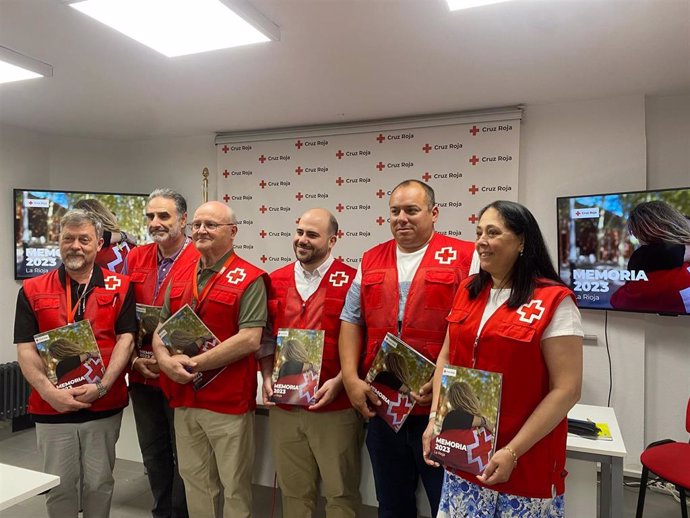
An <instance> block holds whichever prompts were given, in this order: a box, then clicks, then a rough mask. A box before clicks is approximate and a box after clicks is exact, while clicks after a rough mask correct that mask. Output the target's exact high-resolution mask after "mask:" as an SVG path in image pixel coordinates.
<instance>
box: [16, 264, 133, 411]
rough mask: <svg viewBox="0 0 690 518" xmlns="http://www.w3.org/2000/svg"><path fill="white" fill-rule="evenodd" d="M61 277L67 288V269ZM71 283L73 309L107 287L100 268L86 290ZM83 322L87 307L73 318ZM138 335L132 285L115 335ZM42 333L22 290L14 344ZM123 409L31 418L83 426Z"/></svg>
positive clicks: (94, 270)
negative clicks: (92, 294) (81, 301)
mask: <svg viewBox="0 0 690 518" xmlns="http://www.w3.org/2000/svg"><path fill="white" fill-rule="evenodd" d="M58 277H59V279H60V283H61V284H62V285H63V287H64V286H65V278H66V276H65V267H64V265H63V266H60V269H59V270H58ZM70 281H71V283H72V301H71V305H72V306H74V305H75V304H77V301H78V300H79V297H80V296H81V294H82V293H83V292H84V290H86V293H85V295H84V303H85V302H86V301H87V300H88V299H89V297H90V296H91V293H93V288H94V287H96V286H98V287H104V286H105V281H104V278H103V271H102V270H101V269H100V268H99V267H98V266H94V269H93V274H92V275H91V280H90V282H89V284H88V285H87V286H84V285H83V284H81V285H80V284H79V283H78V282H76V281H75V280H74V279H71V278H70ZM83 319H84V304H79V306H78V308H77V313H76V314H75V315H74V320H75V321H76V322H79V321H80V320H83ZM136 331H137V318H136V303H135V301H134V292H133V291H132V286H131V285H130V287H129V290H128V291H127V295H126V296H125V300H124V302H123V303H122V309H121V310H120V314H119V315H118V317H117V321H116V322H115V333H116V334H118V335H120V334H124V333H134V334H136ZM37 333H39V328H38V320H37V319H36V315H34V312H33V310H32V309H31V305H30V304H29V300H28V299H27V298H26V295H25V294H24V289H23V288H22V289H20V290H19V293H18V294H17V311H16V313H15V315H14V343H15V344H20V343H28V342H33V341H34V335H35V334H37ZM121 410H122V409H121V408H118V409H115V410H106V411H102V412H92V411H90V410H79V411H77V412H69V413H66V414H57V415H44V414H32V417H33V419H34V421H35V422H37V423H84V422H87V421H94V420H96V419H103V418H106V417H110V416H112V415H115V414H117V413H118V412H120V411H121Z"/></svg>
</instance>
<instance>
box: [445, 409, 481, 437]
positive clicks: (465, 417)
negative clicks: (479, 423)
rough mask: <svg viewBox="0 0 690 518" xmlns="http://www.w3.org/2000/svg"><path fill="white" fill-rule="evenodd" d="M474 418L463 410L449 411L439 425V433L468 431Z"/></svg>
mask: <svg viewBox="0 0 690 518" xmlns="http://www.w3.org/2000/svg"><path fill="white" fill-rule="evenodd" d="M472 421H474V416H473V415H472V414H470V413H469V412H465V411H464V410H451V411H450V412H448V413H447V414H446V417H445V418H444V419H443V424H442V425H441V432H445V431H446V430H469V429H470V428H472Z"/></svg>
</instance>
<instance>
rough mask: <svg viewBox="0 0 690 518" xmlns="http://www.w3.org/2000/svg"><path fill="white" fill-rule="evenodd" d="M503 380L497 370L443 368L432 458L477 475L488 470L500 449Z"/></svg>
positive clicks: (445, 464)
mask: <svg viewBox="0 0 690 518" xmlns="http://www.w3.org/2000/svg"><path fill="white" fill-rule="evenodd" d="M501 384H502V376H501V374H499V373H496V372H488V371H483V370H478V369H470V368H468V367H456V366H454V365H446V366H445V367H444V368H443V378H442V381H441V391H440V393H439V400H438V407H437V408H436V421H435V423H434V438H433V439H432V440H431V453H430V456H431V458H432V459H434V460H436V461H438V462H440V463H441V464H443V465H444V466H446V467H449V468H455V469H458V470H461V471H465V472H467V473H472V474H473V475H479V474H481V473H482V472H483V471H484V468H486V465H487V464H488V463H489V459H490V458H491V456H492V455H493V454H494V451H495V449H496V440H495V438H496V436H497V430H498V420H499V419H498V418H499V412H500V407H501Z"/></svg>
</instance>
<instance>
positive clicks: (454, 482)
mask: <svg viewBox="0 0 690 518" xmlns="http://www.w3.org/2000/svg"><path fill="white" fill-rule="evenodd" d="M564 516H565V499H564V498H563V495H559V496H556V497H555V498H529V497H524V496H516V495H509V494H506V493H499V492H498V491H494V490H492V489H487V488H484V487H481V486H478V485H476V484H473V483H472V482H468V481H467V480H465V479H464V478H461V477H458V476H457V475H454V474H453V473H450V472H449V471H446V472H445V475H444V479H443V489H442V490H441V504H440V505H439V508H438V514H437V515H436V518H564Z"/></svg>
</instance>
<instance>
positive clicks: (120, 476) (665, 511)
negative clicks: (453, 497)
mask: <svg viewBox="0 0 690 518" xmlns="http://www.w3.org/2000/svg"><path fill="white" fill-rule="evenodd" d="M0 462H2V463H5V464H12V465H15V466H21V467H24V468H28V469H34V470H40V469H41V465H42V459H41V455H40V453H39V452H38V450H37V449H36V434H35V431H34V430H33V429H30V430H25V431H22V432H17V433H10V432H9V430H8V427H7V423H6V422H5V423H3V422H2V421H0ZM115 480H116V482H115V492H114V495H113V504H112V511H111V517H112V518H148V517H150V516H151V513H150V511H149V510H150V508H151V502H152V500H151V494H150V492H149V489H148V480H147V478H146V476H145V475H144V469H143V466H142V464H140V463H138V462H131V461H127V460H120V459H118V461H117V463H116V465H115ZM0 483H2V481H0ZM624 496H625V512H624V517H621V518H633V517H634V516H635V506H636V503H637V488H630V487H626V488H625V491H624ZM272 500H273V493H272V490H271V489H270V488H266V487H261V486H255V487H254V516H255V517H256V518H272V517H271V514H272V513H271V509H272V507H273V505H272ZM280 515H281V511H280V498H279V497H277V498H276V503H275V509H274V512H273V516H274V517H276V518H279V517H280ZM45 516H46V511H45V498H44V497H42V496H36V497H33V498H30V499H28V500H26V501H25V502H22V503H21V504H17V505H15V506H14V507H11V508H9V509H6V510H5V511H0V518H41V517H45ZM324 516H325V514H324V511H323V502H321V505H320V506H319V508H318V510H317V512H316V514H315V517H314V518H323V517H324ZM375 516H376V509H374V508H372V507H365V508H363V509H362V511H361V513H360V515H359V517H358V518H374V517H375ZM679 516H680V505H679V504H678V503H677V502H676V501H675V500H673V499H672V498H671V497H669V496H666V495H661V494H658V493H654V492H649V491H648V492H647V502H646V505H645V517H646V518H678V517H679ZM195 518H197V517H195ZM199 518H201V517H199ZM592 518H596V517H592Z"/></svg>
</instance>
